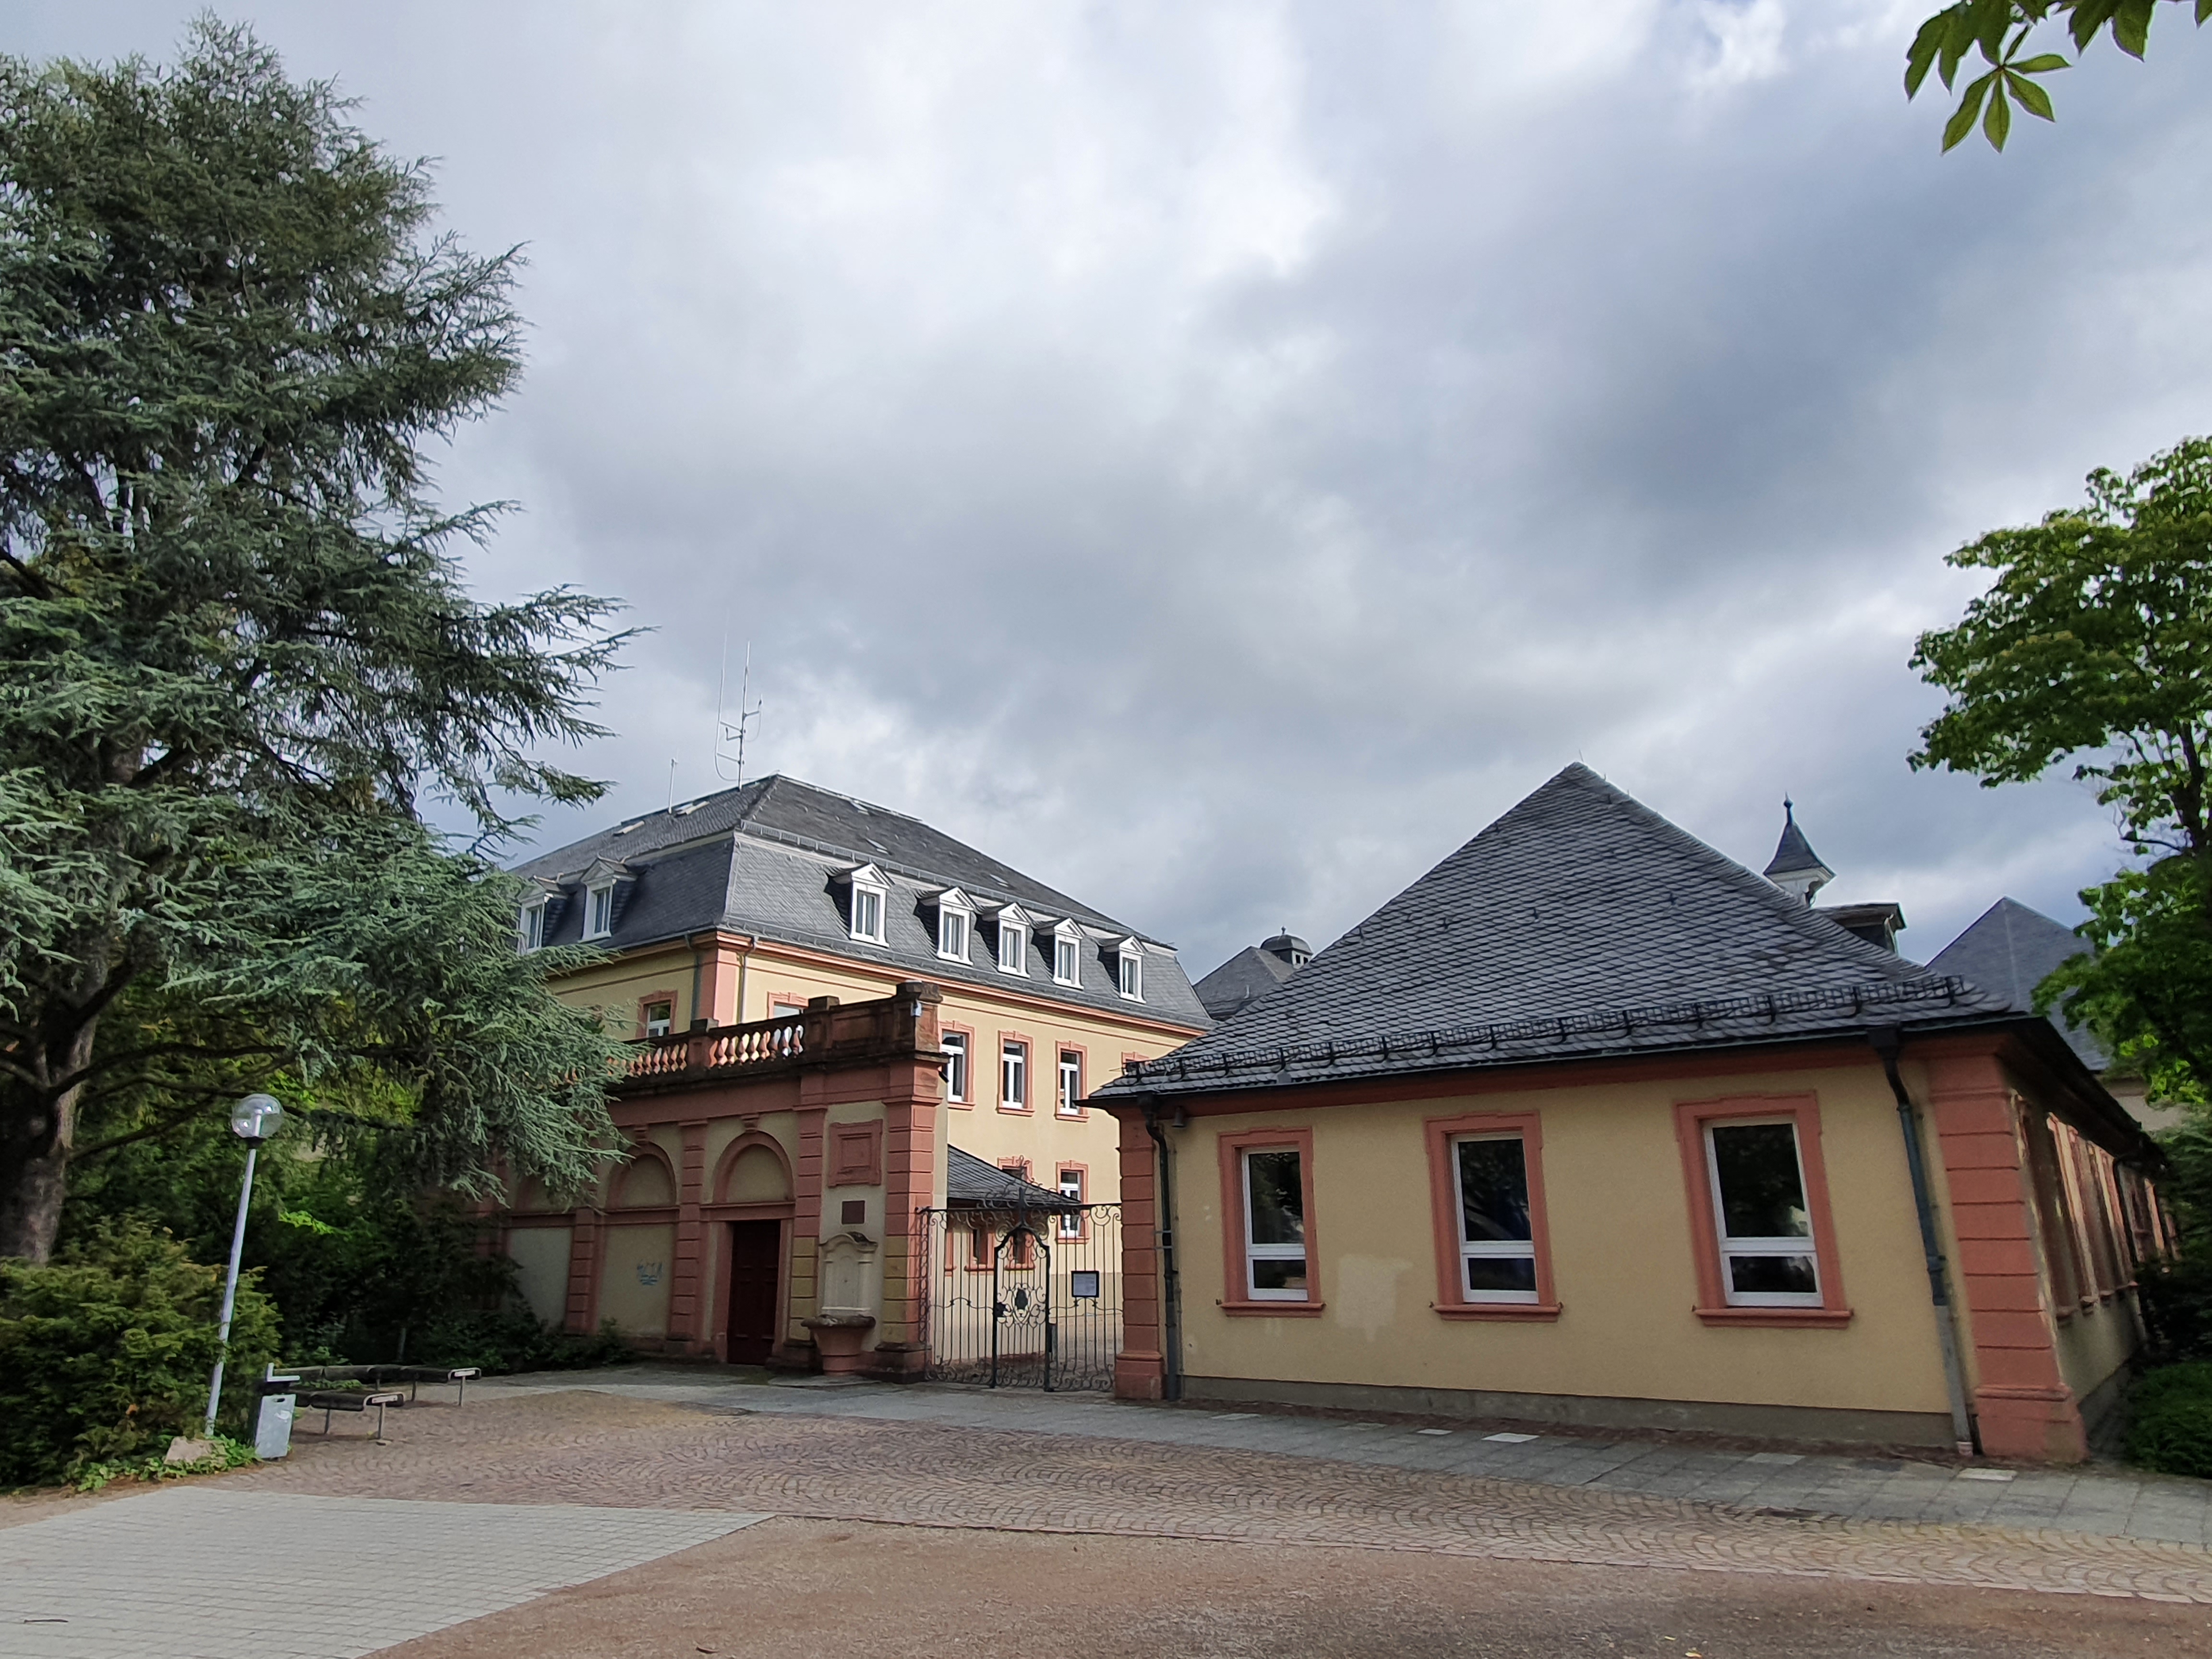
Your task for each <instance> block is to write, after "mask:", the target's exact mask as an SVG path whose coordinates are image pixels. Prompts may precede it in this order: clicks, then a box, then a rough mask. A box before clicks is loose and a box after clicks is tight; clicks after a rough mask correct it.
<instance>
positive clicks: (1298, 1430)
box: [481, 1370, 2212, 1545]
mask: <svg viewBox="0 0 2212 1659" xmlns="http://www.w3.org/2000/svg"><path fill="white" fill-rule="evenodd" d="M481 1386H483V1387H485V1388H489V1389H514V1390H519V1391H526V1392H540V1391H543V1390H544V1389H557V1388H592V1389H605V1390H606V1391H608V1392H611V1393H615V1394H624V1395H634V1396H635V1397H639V1398H647V1399H666V1400H671V1401H678V1402H679V1403H684V1404H693V1405H702V1404H703V1405H709V1406H712V1407H715V1408H718V1409H726V1410H734V1411H763V1412H773V1413H779V1414H784V1415H805V1416H817V1417H836V1418H859V1419H878V1420H888V1421H902V1422H927V1423H942V1424H947V1425H956V1426H960V1427H966V1428H980V1429H996V1430H1006V1431H1020V1432H1030V1433H1041V1434H1076V1435H1087V1436H1096V1437H1103V1438H1106V1439H1120V1440H1132V1441H1139V1442H1145V1443H1153V1444H1178V1445H1202V1446H1211V1447H1221V1448H1225V1449H1244V1450H1252V1451H1264V1452H1267V1453H1269V1454H1271V1455H1278V1456H1294V1457H1296V1456H1304V1457H1321V1458H1332V1459H1337V1460H1340V1461H1343V1462H1354V1463H1365V1464H1374V1465H1381V1466H1385V1467H1389V1468H1407V1469H1428V1470H1434V1471H1437V1472H1440V1473H1443V1472H1448V1473H1452V1474H1473V1475H1480V1476H1483V1477H1486V1478H1492V1479H1497V1480H1520V1481H1528V1482H1531V1483H1534V1484H1537V1485H1546V1486H1596V1487H1601V1488H1602V1489H1604V1490H1607V1491H1611V1492H1642V1493H1645V1494H1647V1495H1650V1496H1654V1497H1687V1498H1695V1499H1698V1500H1699V1501H1703V1502H1709V1503H1723V1504H1741V1505H1745V1506H1748V1507H1753V1508H1772V1509H1784V1510H1803V1511H1805V1512H1807V1513H1809V1514H1815V1515H1824V1516H1846V1517H1850V1518H1852V1519H1859V1520H1884V1521H1929V1522H1976V1521H1984V1520H2001V1519H2002V1517H2003V1516H2008V1515H2010V1516H2019V1517H2021V1518H2022V1520H2021V1522H2015V1523H2013V1524H2021V1523H2033V1524H2038V1525H2047V1526H2051V1527H2054V1528H2059V1529H2063V1530H2067V1531H2074V1532H2082V1533H2096V1534H2105V1535H2108V1536H2141V1537H2145V1538H2156V1539H2159V1540H2161V1541H2175V1540H2179V1541H2185V1542H2202V1543H2204V1544H2208V1545H2212V1481H2199V1480H2179V1479H2176V1478H2173V1477H2167V1476H2143V1475H2139V1474H2134V1473H2132V1472H2130V1471H2127V1470H2124V1469H2118V1468H2110V1467H2100V1466H2093V1467H2091V1468H2086V1469H2081V1470H2042V1469H2033V1468H2023V1469H2020V1470H2018V1471H2012V1472H2007V1471H1994V1470H1991V1469H1990V1468H1988V1467H1987V1466H1983V1467H1982V1468H1978V1469H1971V1470H1961V1469H1960V1468H1957V1467H1955V1466H1954V1465H1950V1464H1948V1463H1935V1462H1928V1463H1923V1462H1917V1461H1915V1460H1914V1459H1912V1458H1910V1457H1903V1458H1899V1457H1855V1456H1849V1455H1844V1456H1830V1455H1816V1454H1810V1453H1806V1454H1774V1453H1759V1452H1753V1451H1723V1450H1719V1449H1713V1448H1711V1447H1705V1446H1681V1445H1675V1444H1669V1443H1666V1442H1663V1441H1638V1440H1622V1441H1604V1440H1595V1439H1591V1438H1588V1437H1578V1436H1573V1435H1565V1434H1540V1435H1538V1436H1537V1437H1536V1438H1534V1439H1533V1440H1530V1441H1527V1442H1524V1443H1503V1442H1497V1441H1492V1440H1489V1439H1487V1438H1486V1437H1485V1431H1484V1430H1483V1429H1481V1428H1480V1427H1479V1426H1477V1425H1468V1426H1466V1427H1464V1428H1455V1429H1454V1430H1453V1431H1452V1432H1450V1433H1449V1434H1446V1435H1437V1436H1423V1435H1418V1434H1416V1433H1414V1432H1413V1431H1412V1430H1411V1429H1409V1428H1408V1427H1407V1425H1403V1424H1381V1425H1358V1424H1353V1423H1347V1422H1344V1421H1342V1420H1340V1419H1321V1418H1310V1417H1304V1416H1298V1415H1295V1414H1286V1413H1255V1414H1254V1415H1251V1416H1245V1415H1243V1414H1241V1413H1235V1408H1233V1407H1221V1408H1218V1410H1216V1411H1214V1412H1211V1413H1208V1412H1204V1411H1200V1410H1194V1409H1191V1408H1188V1407H1184V1408H1161V1407H1143V1406H1131V1405H1125V1404H1121V1403H1119V1402H1115V1401H1107V1400H1103V1399H1102V1398H1100V1397H1099V1396H1097V1395H1042V1394H1036V1393H1028V1392H1013V1391H1009V1390H1003V1389H1001V1390H991V1389H977V1388H971V1387H958V1386H950V1385H937V1384H922V1385H904V1386H902V1385H896V1384H888V1383H867V1384H864V1385H861V1386H859V1387H854V1388H850V1389H840V1390H836V1391H835V1392H828V1391H817V1390H806V1389H772V1388H760V1387H757V1386H746V1385H744V1384H742V1383H721V1384H720V1385H715V1384H711V1383H710V1384H702V1383H699V1382H698V1381H696V1379H695V1378H692V1377H687V1376H684V1375H683V1374H681V1373H668V1372H659V1373H655V1372H649V1371H642V1370H641V1371H637V1372H630V1373H627V1374H626V1373H623V1372H594V1373H589V1374H586V1375H581V1376H569V1377H565V1378H559V1377H530V1378H522V1379H518V1380H515V1381H513V1382H494V1383H488V1384H484V1385H481ZM1224 1413H1234V1414H1228V1415H1225V1414H1224ZM1793 1459H1794V1461H1790V1460H1793ZM2006 1473H2009V1474H2010V1475H2011V1478H2010V1479H1977V1478H1975V1477H1976V1476H1977V1475H1984V1474H2006ZM2153 1499H2155V1501H2152V1500H2153Z"/></svg>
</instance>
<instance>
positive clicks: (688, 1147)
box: [668, 1120, 707, 1353]
mask: <svg viewBox="0 0 2212 1659" xmlns="http://www.w3.org/2000/svg"><path fill="white" fill-rule="evenodd" d="M681 1133H682V1134H683V1137H684V1142H683V1146H684V1161H683V1164H682V1165H681V1166H680V1167H679V1168H678V1170H677V1172H676V1206H677V1207H676V1260H675V1263H674V1265H673V1267H672V1269H671V1273H670V1275H669V1284H668V1346H669V1347H670V1349H671V1350H672V1351H674V1352H678V1353H697V1352H700V1350H701V1349H702V1347H703V1346H705V1341H706V1337H707V1320H706V1318H705V1313H706V1300H705V1297H706V1291H707V1250H706V1235H707V1227H706V1224H705V1223H704V1222H703V1221H702V1220H701V1219H700V1217H699V1206H701V1205H702V1204H703V1203H704V1202H705V1201H706V1195H707V1194H706V1188H707V1125H706V1123H705V1121H703V1120H702V1121H698V1122H694V1123H686V1124H684V1125H683V1126H682V1129H681Z"/></svg>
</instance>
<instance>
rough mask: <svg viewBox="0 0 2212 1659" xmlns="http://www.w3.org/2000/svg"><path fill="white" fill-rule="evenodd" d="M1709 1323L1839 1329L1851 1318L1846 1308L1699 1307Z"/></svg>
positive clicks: (1702, 1317)
mask: <svg viewBox="0 0 2212 1659" xmlns="http://www.w3.org/2000/svg"><path fill="white" fill-rule="evenodd" d="M1697 1315H1698V1317H1699V1319H1701V1320H1703V1321H1704V1322H1705V1323H1706V1324H1708V1325H1752V1326H1762V1325H1763V1326H1768V1327H1772V1328H1779V1329H1796V1330H1805V1329H1814V1330H1820V1329H1826V1330H1839V1329H1841V1328H1843V1327H1844V1326H1845V1325H1848V1324H1850V1322H1851V1310H1850V1309H1849V1308H1699V1309H1698V1310H1697Z"/></svg>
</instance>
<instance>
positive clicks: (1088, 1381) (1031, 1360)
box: [915, 1204, 1121, 1392]
mask: <svg viewBox="0 0 2212 1659" xmlns="http://www.w3.org/2000/svg"><path fill="white" fill-rule="evenodd" d="M915 1219H916V1221H917V1223H918V1225H917V1226H916V1228H915V1235H916V1237H917V1238H918V1240H919V1241H920V1242H921V1245H922V1249H923V1250H924V1252H925V1254H924V1255H923V1256H922V1258H921V1260H922V1262H923V1263H924V1273H925V1274H926V1276H927V1294H926V1295H925V1296H924V1297H923V1300H922V1315H923V1317H922V1340H923V1341H924V1342H925V1343H926V1344H927V1346H928V1350H929V1358H928V1364H927V1375H928V1376H930V1377H932V1378H933V1379H934V1380H937V1381H940V1382H953V1383H981V1385H983V1386H984V1387H987V1388H994V1389H1003V1388H1018V1389H1019V1388H1027V1389H1046V1390H1052V1391H1059V1390H1067V1391H1073V1392H1084V1391H1096V1392H1103V1391H1105V1390H1108V1389H1111V1388H1112V1387H1113V1386H1114V1359H1115V1355H1116V1354H1118V1353H1119V1352H1121V1206H1119V1205H1115V1204H1086V1205H1083V1206H1079V1207H1075V1206H1071V1207H1069V1208H1067V1209H1064V1210H1054V1211H1048V1212H1035V1211H1026V1210H1021V1211H984V1210H973V1209H959V1210H923V1211H921V1212H920V1213H919V1214H918V1215H917V1217H916V1218H915Z"/></svg>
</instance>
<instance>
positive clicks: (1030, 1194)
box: [945, 1146, 1083, 1211]
mask: <svg viewBox="0 0 2212 1659" xmlns="http://www.w3.org/2000/svg"><path fill="white" fill-rule="evenodd" d="M945 1207H946V1208H948V1209H958V1210H1003V1211H1014V1210H1048V1211H1059V1210H1079V1209H1081V1208H1082V1207H1083V1205H1082V1202H1081V1200H1077V1199H1072V1198H1069V1197H1067V1196H1066V1195H1065V1194H1060V1193H1056V1192H1054V1191H1053V1189H1052V1188H1049V1187H1040V1186H1038V1185H1037V1184H1036V1182H1034V1181H1024V1180H1023V1179H1022V1178H1021V1177H1020V1176H1018V1175H1016V1174H1014V1173H1013V1172H1012V1170H1001V1169H1000V1168H999V1167H998V1166H997V1165H996V1164H987V1163H985V1162H984V1161H983V1160H982V1159H981V1158H978V1157H976V1156H975V1154H974V1153H973V1152H962V1151H961V1150H960V1149H959V1148H958V1147H957V1146H947V1147H946V1148H945Z"/></svg>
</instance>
